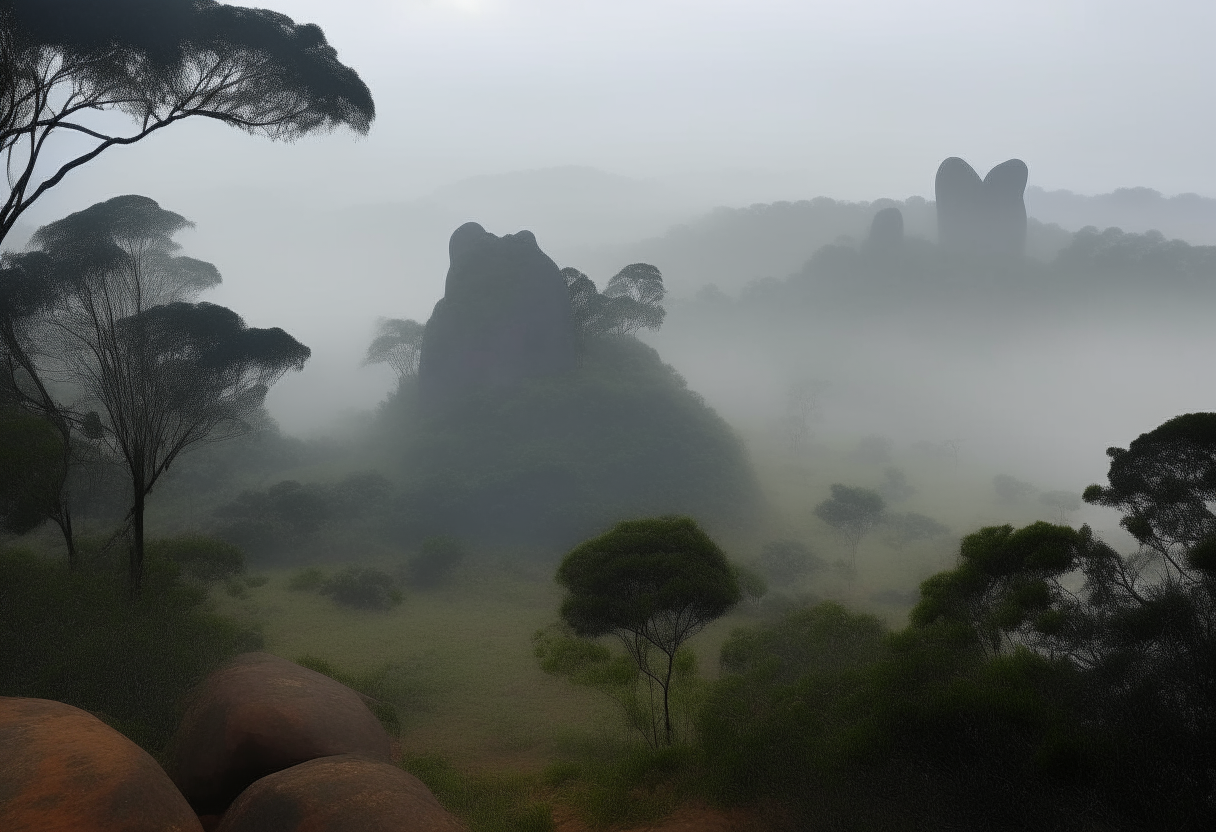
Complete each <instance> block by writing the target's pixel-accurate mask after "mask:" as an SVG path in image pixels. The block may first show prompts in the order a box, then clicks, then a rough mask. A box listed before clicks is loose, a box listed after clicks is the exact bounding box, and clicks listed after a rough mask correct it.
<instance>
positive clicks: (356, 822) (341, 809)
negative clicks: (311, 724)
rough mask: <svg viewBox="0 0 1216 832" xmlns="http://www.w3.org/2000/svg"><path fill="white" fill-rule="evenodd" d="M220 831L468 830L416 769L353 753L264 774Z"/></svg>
mask: <svg viewBox="0 0 1216 832" xmlns="http://www.w3.org/2000/svg"><path fill="white" fill-rule="evenodd" d="M216 832H464V827H463V826H462V825H461V824H460V823H459V822H458V821H457V820H456V819H455V818H454V817H452V815H450V814H448V812H447V811H446V810H445V809H444V808H443V807H442V806H440V805H439V801H437V800H436V799H435V796H434V795H432V794H431V792H430V790H429V789H428V788H427V787H426V786H425V785H423V783H422V781H421V780H419V779H418V778H417V777H414V776H413V775H412V774H407V773H406V772H404V771H402V770H401V769H399V768H397V767H396V766H394V765H392V764H389V763H381V762H377V761H375V760H368V759H365V758H362V757H358V756H355V755H351V754H344V755H341V756H336V757H323V758H321V759H317V760H311V761H309V762H307V763H301V764H300V765H298V766H293V767H292V768H289V769H284V770H283V771H280V772H278V773H276V774H270V775H267V776H266V777H263V778H262V779H261V780H258V781H257V782H256V783H254V784H253V785H252V786H250V787H249V788H248V789H246V790H245V791H244V792H243V793H242V794H241V796H240V797H238V798H237V799H236V802H235V803H233V804H232V807H231V808H230V809H229V810H228V811H227V813H226V814H225V815H224V819H223V821H221V822H220V825H219V827H218V829H217V830H216Z"/></svg>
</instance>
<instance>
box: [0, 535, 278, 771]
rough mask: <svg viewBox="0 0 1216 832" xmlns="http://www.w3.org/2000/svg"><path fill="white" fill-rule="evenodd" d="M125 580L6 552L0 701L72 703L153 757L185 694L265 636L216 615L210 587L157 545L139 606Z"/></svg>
mask: <svg viewBox="0 0 1216 832" xmlns="http://www.w3.org/2000/svg"><path fill="white" fill-rule="evenodd" d="M125 577H126V576H125V572H124V571H122V570H118V569H109V568H105V569H102V568H97V569H92V570H85V569H79V570H76V571H69V570H68V569H67V567H66V566H64V565H63V564H61V563H59V562H57V561H52V560H50V559H48V558H45V557H42V556H40V555H39V554H37V553H35V552H32V551H28V550H20V549H0V695H2V696H29V697H38V698H42V699H54V700H58V701H60V702H66V703H68V704H70V705H75V706H76V707H78V708H82V709H84V710H87V711H89V712H91V713H94V714H96V715H97V716H99V717H101V718H102V719H103V720H105V721H106V722H107V723H109V724H110V725H112V726H113V727H115V728H117V729H118V730H120V731H122V732H123V733H124V734H126V735H127V736H128V737H130V738H131V739H132V740H134V741H135V742H136V743H138V744H139V745H141V746H142V747H143V748H145V749H146V750H148V751H149V752H151V753H152V754H153V755H156V754H159V753H160V752H161V751H162V750H163V749H164V746H165V745H166V743H167V742H168V740H169V737H170V736H171V734H172V732H173V730H174V729H175V728H176V726H177V719H178V707H179V704H180V702H181V700H182V697H183V696H184V695H185V694H186V692H187V691H188V690H189V689H190V688H191V687H192V686H193V685H195V684H196V683H197V682H199V681H200V680H201V679H202V678H203V677H204V676H206V675H207V673H209V672H210V671H211V670H213V669H214V668H215V667H217V666H218V665H220V664H222V663H223V662H224V661H226V660H228V659H229V658H231V657H232V656H234V655H236V654H238V653H242V652H245V651H248V650H256V649H258V648H260V647H261V644H262V640H261V636H260V635H259V634H258V633H257V632H255V631H253V630H250V629H248V628H246V627H242V626H241V625H239V624H237V623H235V622H233V621H230V620H228V619H226V618H223V617H221V616H220V615H218V614H216V613H215V612H214V611H213V610H212V609H211V607H210V606H209V604H208V602H207V595H206V590H205V588H203V587H200V586H197V585H193V584H191V583H189V582H186V581H183V579H182V578H181V575H180V569H179V567H178V566H177V565H176V564H175V563H173V562H172V561H170V560H168V559H166V558H165V557H164V556H163V552H162V551H160V550H158V548H157V547H149V550H148V553H147V556H146V560H145V572H144V588H143V592H142V595H141V598H140V600H139V601H137V602H134V603H132V602H131V600H130V598H129V595H128V593H127V588H126V581H125Z"/></svg>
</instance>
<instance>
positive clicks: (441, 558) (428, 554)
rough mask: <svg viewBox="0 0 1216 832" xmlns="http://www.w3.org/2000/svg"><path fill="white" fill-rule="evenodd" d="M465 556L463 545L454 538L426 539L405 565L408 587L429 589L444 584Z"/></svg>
mask: <svg viewBox="0 0 1216 832" xmlns="http://www.w3.org/2000/svg"><path fill="white" fill-rule="evenodd" d="M464 556H465V549H464V545H463V544H462V543H461V542H460V541H459V540H457V539H456V538H454V537H428V538H427V539H426V540H424V541H422V548H421V549H419V551H418V552H417V553H415V554H414V555H413V556H412V557H411V558H410V559H409V561H408V562H407V563H406V565H405V576H406V581H407V582H408V583H409V585H410V586H415V587H419V588H425V589H429V588H431V587H436V586H439V585H440V584H442V583H445V582H446V581H447V580H448V579H449V578H450V577H451V574H452V570H453V569H455V568H456V566H457V564H459V563H460V562H461V561H462V560H463V559H464Z"/></svg>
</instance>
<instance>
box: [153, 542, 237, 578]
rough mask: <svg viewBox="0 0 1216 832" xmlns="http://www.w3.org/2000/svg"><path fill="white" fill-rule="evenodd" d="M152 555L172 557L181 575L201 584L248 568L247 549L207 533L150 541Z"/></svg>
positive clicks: (228, 576)
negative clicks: (208, 535)
mask: <svg viewBox="0 0 1216 832" xmlns="http://www.w3.org/2000/svg"><path fill="white" fill-rule="evenodd" d="M146 551H147V553H148V555H150V556H152V557H158V558H161V559H163V560H168V561H172V562H173V563H175V564H177V565H178V567H180V568H181V574H182V577H184V578H186V579H188V580H192V581H197V582H198V583H201V584H212V583H215V582H217V581H227V580H229V579H230V578H233V577H235V576H236V575H239V574H240V573H242V572H244V571H245V553H244V552H242V551H241V550H240V549H239V548H237V547H236V546H233V545H232V544H231V543H225V542H224V541H222V540H216V539H215V538H213V537H206V536H204V535H183V536H181V537H166V538H161V539H159V540H152V541H149V542H148V545H147V550H146Z"/></svg>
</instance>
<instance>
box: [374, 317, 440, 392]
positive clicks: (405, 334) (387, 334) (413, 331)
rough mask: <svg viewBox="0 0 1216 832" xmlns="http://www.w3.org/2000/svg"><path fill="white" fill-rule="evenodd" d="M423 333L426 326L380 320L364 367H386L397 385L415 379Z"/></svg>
mask: <svg viewBox="0 0 1216 832" xmlns="http://www.w3.org/2000/svg"><path fill="white" fill-rule="evenodd" d="M425 333H426V326H424V325H423V324H420V323H418V322H417V321H415V320H403V319H401V318H382V319H381V320H380V321H378V322H377V323H376V337H375V338H373V339H372V342H371V343H370V344H368V346H367V354H366V355H365V356H364V357H363V366H365V367H366V366H368V365H370V364H387V365H388V366H390V367H392V368H393V372H395V373H396V374H397V383H398V384H400V383H401V382H403V381H405V380H406V379H407V378H417V376H418V361H419V359H420V358H421V357H422V336H423V335H424V334H425Z"/></svg>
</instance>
